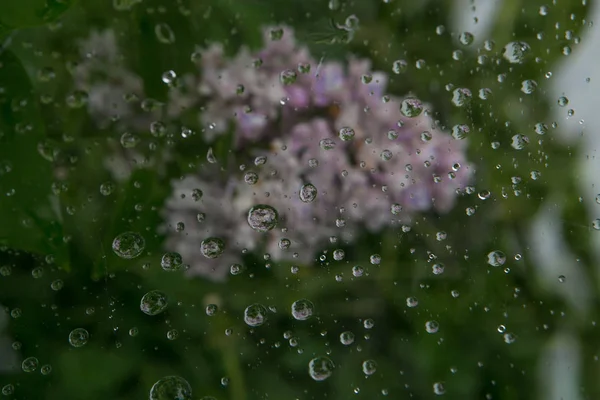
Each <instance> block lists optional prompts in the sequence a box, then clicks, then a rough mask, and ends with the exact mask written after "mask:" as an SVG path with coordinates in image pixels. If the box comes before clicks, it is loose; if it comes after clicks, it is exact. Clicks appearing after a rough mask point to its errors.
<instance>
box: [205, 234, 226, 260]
mask: <svg viewBox="0 0 600 400" xmlns="http://www.w3.org/2000/svg"><path fill="white" fill-rule="evenodd" d="M223 251H225V242H224V241H223V240H222V239H219V238H217V237H209V238H207V239H204V240H203V241H202V243H200V252H201V253H202V255H203V256H204V257H206V258H217V257H219V256H220V255H221V254H223Z"/></svg>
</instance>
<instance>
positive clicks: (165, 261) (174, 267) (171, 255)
mask: <svg viewBox="0 0 600 400" xmlns="http://www.w3.org/2000/svg"><path fill="white" fill-rule="evenodd" d="M182 264H183V258H182V257H181V254H179V253H176V252H168V253H165V254H164V255H163V256H162V259H161V260H160V266H161V267H162V269H164V270H165V271H178V270H179V269H180V268H181V265H182Z"/></svg>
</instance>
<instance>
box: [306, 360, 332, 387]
mask: <svg viewBox="0 0 600 400" xmlns="http://www.w3.org/2000/svg"><path fill="white" fill-rule="evenodd" d="M334 368H335V365H334V364H333V361H331V359H330V358H328V357H325V356H320V357H315V358H313V359H312V360H310V362H309V363H308V374H309V375H310V377H311V378H313V379H314V380H315V381H317V382H320V381H324V380H325V379H327V378H329V377H330V376H331V374H332V373H333V370H334Z"/></svg>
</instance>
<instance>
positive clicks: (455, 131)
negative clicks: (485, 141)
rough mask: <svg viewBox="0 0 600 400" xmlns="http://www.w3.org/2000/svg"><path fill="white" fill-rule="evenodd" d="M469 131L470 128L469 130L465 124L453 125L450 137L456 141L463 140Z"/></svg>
mask: <svg viewBox="0 0 600 400" xmlns="http://www.w3.org/2000/svg"><path fill="white" fill-rule="evenodd" d="M470 131H471V128H469V125H465V124H458V125H454V126H453V127H452V137H453V138H454V139H456V140H463V139H465V138H466V137H467V136H468V135H469V132H470Z"/></svg>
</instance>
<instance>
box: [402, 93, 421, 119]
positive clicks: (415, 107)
mask: <svg viewBox="0 0 600 400" xmlns="http://www.w3.org/2000/svg"><path fill="white" fill-rule="evenodd" d="M400 112H401V113H402V115H404V116H405V117H408V118H414V117H418V116H419V115H421V113H422V112H423V103H421V100H419V99H416V98H414V97H409V98H407V99H404V100H402V104H401V105H400Z"/></svg>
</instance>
